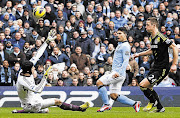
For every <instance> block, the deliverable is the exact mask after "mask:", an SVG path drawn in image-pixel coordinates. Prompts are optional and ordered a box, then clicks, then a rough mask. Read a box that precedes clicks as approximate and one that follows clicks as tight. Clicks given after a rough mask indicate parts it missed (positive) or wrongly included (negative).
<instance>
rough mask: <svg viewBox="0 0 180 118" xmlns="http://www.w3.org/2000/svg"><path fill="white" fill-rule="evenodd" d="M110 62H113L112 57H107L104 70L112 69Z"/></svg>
mask: <svg viewBox="0 0 180 118" xmlns="http://www.w3.org/2000/svg"><path fill="white" fill-rule="evenodd" d="M112 63H113V57H111V56H110V57H108V59H107V62H106V63H105V65H104V71H105V72H107V71H109V72H111V71H112Z"/></svg>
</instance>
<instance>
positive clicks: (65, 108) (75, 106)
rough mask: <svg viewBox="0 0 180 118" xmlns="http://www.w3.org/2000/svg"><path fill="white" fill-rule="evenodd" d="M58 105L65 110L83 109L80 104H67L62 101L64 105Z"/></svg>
mask: <svg viewBox="0 0 180 118" xmlns="http://www.w3.org/2000/svg"><path fill="white" fill-rule="evenodd" d="M58 107H60V108H61V109H63V110H72V111H82V110H81V108H80V107H79V106H77V105H73V104H67V103H64V102H63V103H62V105H59V106H58Z"/></svg>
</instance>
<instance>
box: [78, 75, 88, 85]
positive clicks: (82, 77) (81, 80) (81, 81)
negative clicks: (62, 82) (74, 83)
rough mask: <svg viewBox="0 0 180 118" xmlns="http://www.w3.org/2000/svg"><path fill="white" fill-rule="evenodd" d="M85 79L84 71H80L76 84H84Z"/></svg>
mask: <svg viewBox="0 0 180 118" xmlns="http://www.w3.org/2000/svg"><path fill="white" fill-rule="evenodd" d="M86 81H87V79H86V78H85V77H84V73H83V72H80V73H79V75H78V85H79V86H84V85H85V84H86Z"/></svg>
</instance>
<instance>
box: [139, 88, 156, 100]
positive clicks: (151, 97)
mask: <svg viewBox="0 0 180 118" xmlns="http://www.w3.org/2000/svg"><path fill="white" fill-rule="evenodd" d="M140 89H141V91H142V92H143V93H144V95H145V96H146V97H147V98H148V99H149V100H150V103H155V101H156V99H155V97H154V95H153V93H152V91H151V90H150V89H149V88H145V87H142V86H140Z"/></svg>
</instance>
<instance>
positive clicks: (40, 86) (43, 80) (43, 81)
mask: <svg viewBox="0 0 180 118" xmlns="http://www.w3.org/2000/svg"><path fill="white" fill-rule="evenodd" d="M44 83H45V79H42V80H41V82H40V84H39V85H38V86H37V88H36V89H35V90H36V91H38V90H39V89H41V88H42V87H43V84H44Z"/></svg>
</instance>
